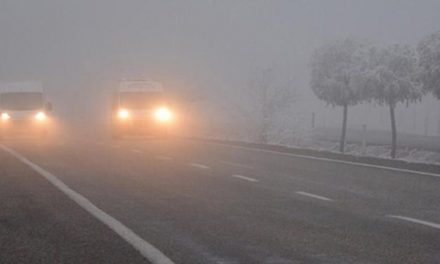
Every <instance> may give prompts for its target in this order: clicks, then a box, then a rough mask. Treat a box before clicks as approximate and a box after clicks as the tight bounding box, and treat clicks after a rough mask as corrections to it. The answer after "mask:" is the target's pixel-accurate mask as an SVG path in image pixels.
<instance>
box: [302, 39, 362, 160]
mask: <svg viewBox="0 0 440 264" xmlns="http://www.w3.org/2000/svg"><path fill="white" fill-rule="evenodd" d="M364 60H365V45H363V44H362V43H360V42H358V41H356V40H353V39H344V40H340V41H337V42H335V43H332V44H330V45H326V46H323V47H321V48H319V49H317V50H316V51H315V53H314V54H313V56H312V60H311V80H310V86H311V88H312V90H313V92H314V93H315V95H316V96H317V97H318V98H319V99H321V100H323V101H325V102H326V103H327V104H329V105H332V106H341V107H342V109H343V112H342V114H343V115H342V130H341V140H340V145H339V146H340V147H339V150H340V151H341V152H344V145H345V135H346V131H347V115H348V107H349V106H352V105H356V104H357V103H359V102H360V101H361V100H362V97H361V95H362V94H361V89H360V87H359V82H358V79H359V76H361V75H362V72H363V70H364V68H365V63H364Z"/></svg>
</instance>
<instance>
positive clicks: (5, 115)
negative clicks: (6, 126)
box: [2, 113, 11, 120]
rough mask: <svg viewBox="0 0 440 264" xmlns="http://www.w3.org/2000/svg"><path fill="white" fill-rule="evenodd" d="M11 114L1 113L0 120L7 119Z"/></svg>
mask: <svg viewBox="0 0 440 264" xmlns="http://www.w3.org/2000/svg"><path fill="white" fill-rule="evenodd" d="M9 118H11V116H10V115H9V114H8V113H2V120H8V119H9Z"/></svg>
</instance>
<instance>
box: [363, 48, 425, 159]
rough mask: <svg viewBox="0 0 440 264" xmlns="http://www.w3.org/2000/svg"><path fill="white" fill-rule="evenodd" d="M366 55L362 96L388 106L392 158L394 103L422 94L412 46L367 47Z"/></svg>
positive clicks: (394, 154) (418, 96)
mask: <svg viewBox="0 0 440 264" xmlns="http://www.w3.org/2000/svg"><path fill="white" fill-rule="evenodd" d="M368 57H369V60H368V71H367V73H366V74H365V75H364V78H365V79H364V80H365V82H364V86H363V88H364V89H363V94H364V98H368V99H370V100H374V101H375V102H377V103H378V104H379V105H386V106H388V108H389V111H390V123H391V134H392V141H391V157H392V158H395V157H396V145H397V129H396V118H395V108H396V105H397V104H398V103H400V102H406V103H409V102H414V101H417V100H420V98H421V96H422V91H421V88H420V85H419V84H418V82H417V81H416V73H417V69H418V68H417V58H416V56H415V52H414V50H413V49H411V48H410V47H408V46H401V45H392V46H389V47H387V48H383V49H376V48H374V49H371V50H370V52H369V56H368Z"/></svg>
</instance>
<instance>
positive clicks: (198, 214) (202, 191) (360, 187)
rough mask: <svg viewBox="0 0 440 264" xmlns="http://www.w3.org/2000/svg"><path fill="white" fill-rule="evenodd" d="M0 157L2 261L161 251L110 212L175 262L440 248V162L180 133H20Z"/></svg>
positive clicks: (367, 259)
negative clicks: (46, 137)
mask: <svg viewBox="0 0 440 264" xmlns="http://www.w3.org/2000/svg"><path fill="white" fill-rule="evenodd" d="M10 151H12V153H13V154H14V153H15V155H16V156H18V157H19V158H20V157H22V158H25V159H27V160H28V161H29V162H31V163H32V164H34V165H35V166H34V167H32V168H31V167H29V166H28V165H29V164H28V165H26V164H23V163H22V162H20V161H19V160H18V159H17V158H16V157H14V156H13V155H12V154H11V153H10ZM0 160H1V161H0V164H1V170H0V175H1V177H0V180H1V184H0V188H1V189H2V191H1V192H0V198H1V199H2V205H1V206H2V209H1V210H0V219H1V220H0V237H1V239H0V243H1V245H2V251H1V252H0V262H1V263H17V262H13V261H14V260H15V261H17V256H19V257H20V258H21V260H23V262H26V263H42V262H43V263H44V262H47V260H49V259H51V260H56V261H55V262H56V263H142V262H144V263H149V262H148V261H147V260H146V259H145V258H143V257H142V255H141V254H144V256H145V254H147V255H148V254H149V253H151V251H149V253H148V252H147V253H145V252H141V251H142V250H143V249H142V246H141V249H140V250H139V248H135V249H134V248H133V244H136V243H135V242H133V241H131V242H130V239H131V238H133V237H131V236H130V235H128V236H126V237H125V238H124V237H123V236H121V235H120V236H118V235H117V234H116V233H115V232H114V230H113V231H112V229H111V228H108V224H107V226H106V224H105V221H107V220H108V219H115V220H117V221H118V222H119V223H120V226H123V227H124V228H127V229H129V230H131V231H133V236H138V237H139V238H140V240H142V241H144V242H145V243H147V244H146V245H147V246H148V245H151V246H152V247H154V248H155V249H157V250H158V251H160V252H161V253H162V254H163V256H166V257H167V258H169V259H170V260H171V261H172V262H174V263H188V264H189V263H223V264H225V263H283V264H284V263H439V262H440V210H439V209H440V192H438V190H440V175H424V174H418V173H412V172H404V171H398V170H392V169H382V168H378V167H375V166H373V165H372V166H367V167H365V166H358V165H356V164H349V163H340V162H333V161H329V160H323V159H313V158H307V157H298V156H295V155H289V154H282V153H276V152H273V151H264V150H257V149H247V148H243V147H238V146H227V145H221V144H218V143H209V142H198V141H189V140H180V139H170V140H155V139H150V140H132V139H127V140H122V141H111V140H106V139H102V140H100V141H96V140H89V139H68V140H67V139H66V140H62V141H58V142H49V141H48V142H46V143H41V142H40V143H36V142H32V141H14V140H10V141H4V142H3V143H2V150H1V151H0ZM31 166H33V165H31ZM36 168H37V170H38V168H41V169H42V170H43V171H35V169H36ZM46 172H47V173H48V174H50V175H52V176H54V177H56V179H59V180H60V181H61V182H62V183H64V184H65V186H66V187H67V188H70V189H69V190H73V191H74V192H75V194H79V195H81V196H82V197H84V198H86V199H88V200H87V201H86V202H89V203H90V204H91V205H94V206H96V208H92V209H90V211H87V210H89V209H87V208H86V209H84V206H81V207H82V208H81V207H80V206H78V204H80V203H82V202H84V201H82V200H81V199H80V200H81V201H79V202H77V203H75V202H73V201H72V197H75V196H71V197H68V196H66V195H65V193H63V192H61V191H63V190H60V188H59V186H58V189H57V188H56V187H55V186H54V185H51V184H50V183H49V182H48V181H47V180H45V179H44V178H43V177H41V175H39V174H45V173H46ZM43 176H44V175H43ZM46 176H47V175H46ZM67 192H68V191H67ZM86 207H87V206H86ZM97 208H99V209H97ZM93 210H102V211H100V212H101V213H103V212H105V213H106V216H104V217H103V219H104V220H102V219H99V217H100V214H99V212H98V213H96V215H94V211H93ZM97 215H98V218H97ZM101 215H102V214H101ZM106 217H107V218H106ZM106 219H107V220H106ZM103 221H104V222H103ZM119 223H118V224H117V225H116V227H115V228H116V229H117V228H119ZM45 234H49V235H45ZM136 250H137V251H136ZM147 251H148V249H147ZM12 253H14V254H15V255H14V256H13V257H12V255H11V254H12ZM140 253H141V254H140ZM156 253H157V252H156ZM17 254H18V255H17ZM158 259H159V262H157V263H165V262H160V261H161V260H163V259H161V258H160V257H159V258H158Z"/></svg>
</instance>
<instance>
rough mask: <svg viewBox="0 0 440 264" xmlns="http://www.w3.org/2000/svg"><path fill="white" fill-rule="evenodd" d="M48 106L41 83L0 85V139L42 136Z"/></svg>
mask: <svg viewBox="0 0 440 264" xmlns="http://www.w3.org/2000/svg"><path fill="white" fill-rule="evenodd" d="M50 111H52V105H51V103H49V102H47V100H46V95H45V93H44V91H43V86H42V84H41V83H40V82H13V83H0V136H1V137H3V136H14V135H18V134H30V135H35V136H39V137H45V136H46V134H47V131H48V122H49V116H48V113H49V112H50Z"/></svg>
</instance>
